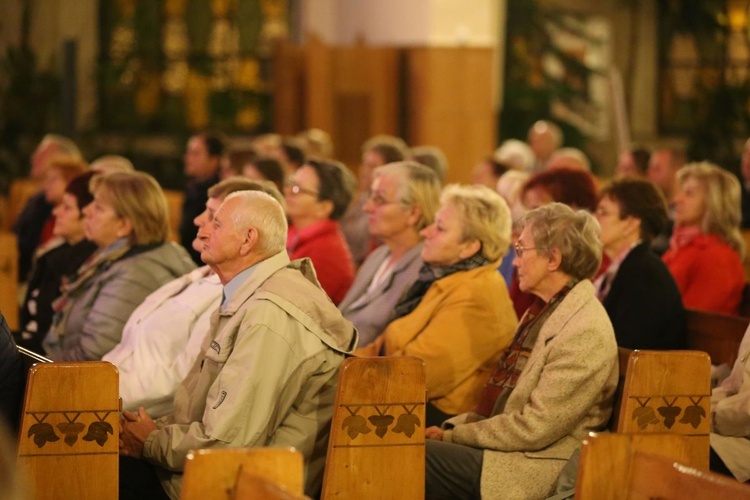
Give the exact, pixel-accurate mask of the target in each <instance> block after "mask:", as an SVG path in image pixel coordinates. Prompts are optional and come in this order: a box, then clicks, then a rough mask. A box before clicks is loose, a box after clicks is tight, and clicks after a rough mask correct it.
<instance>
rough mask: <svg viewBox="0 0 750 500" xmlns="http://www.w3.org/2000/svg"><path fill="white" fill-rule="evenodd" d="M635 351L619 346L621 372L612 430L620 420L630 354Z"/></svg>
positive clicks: (615, 399) (618, 355) (615, 398)
mask: <svg viewBox="0 0 750 500" xmlns="http://www.w3.org/2000/svg"><path fill="white" fill-rule="evenodd" d="M632 353H633V350H632V349H628V348H627V347H618V348H617V361H618V363H619V374H618V377H617V389H616V390H615V397H614V401H615V404H614V407H613V408H612V416H611V417H610V418H609V425H607V428H608V429H609V430H610V431H612V432H616V431H617V424H618V422H619V420H620V410H621V408H622V391H623V389H624V388H625V375H626V374H627V372H628V360H629V359H630V355H631V354H632Z"/></svg>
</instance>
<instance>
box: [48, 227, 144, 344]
mask: <svg viewBox="0 0 750 500" xmlns="http://www.w3.org/2000/svg"><path fill="white" fill-rule="evenodd" d="M130 250H131V246H130V243H129V242H128V238H120V239H118V240H117V241H115V242H114V243H112V244H111V245H109V246H108V247H106V248H102V249H101V250H97V251H96V252H94V253H93V254H92V255H91V257H89V258H88V259H87V260H86V261H85V262H84V263H83V264H81V267H79V268H78V273H77V274H76V275H75V277H74V280H73V281H71V282H70V283H66V280H65V279H64V280H63V284H62V286H61V288H62V295H60V297H58V298H57V299H55V300H54V302H52V309H53V310H54V311H55V314H54V317H53V319H52V327H51V330H53V332H54V333H55V334H56V335H57V337H62V336H63V335H64V334H65V331H64V330H65V324H66V323H67V322H68V319H67V318H68V315H69V314H70V310H71V308H72V306H73V304H74V303H75V300H71V299H70V296H71V294H72V293H73V292H75V291H76V290H78V289H79V288H80V287H82V286H83V285H84V284H86V283H87V282H88V281H89V280H90V279H92V278H93V277H94V276H96V275H97V274H99V273H101V272H103V271H104V270H106V269H107V268H109V266H111V265H112V264H114V263H115V262H116V261H118V260H120V259H121V258H123V257H124V256H125V255H126V254H127V253H128V252H129V251H130Z"/></svg>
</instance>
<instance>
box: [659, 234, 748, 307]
mask: <svg viewBox="0 0 750 500" xmlns="http://www.w3.org/2000/svg"><path fill="white" fill-rule="evenodd" d="M662 260H663V261H664V263H665V264H666V265H667V267H668V268H669V271H670V272H671V273H672V276H674V280H675V282H676V283H677V288H679V289H680V294H682V302H683V303H684V304H685V307H687V308H689V309H701V310H703V311H710V312H716V313H723V314H737V313H738V311H739V306H740V301H741V300H742V289H743V288H744V286H745V270H744V268H743V267H742V259H741V258H740V255H739V253H737V252H736V251H735V250H733V249H732V248H731V247H730V246H729V245H727V244H726V243H725V242H724V241H723V240H722V239H720V238H719V237H718V236H716V235H713V234H701V235H699V236H696V237H695V238H693V240H692V241H690V243H688V244H687V245H685V246H683V247H680V248H678V249H676V250H675V249H673V248H670V249H669V250H667V253H665V254H664V256H663V257H662Z"/></svg>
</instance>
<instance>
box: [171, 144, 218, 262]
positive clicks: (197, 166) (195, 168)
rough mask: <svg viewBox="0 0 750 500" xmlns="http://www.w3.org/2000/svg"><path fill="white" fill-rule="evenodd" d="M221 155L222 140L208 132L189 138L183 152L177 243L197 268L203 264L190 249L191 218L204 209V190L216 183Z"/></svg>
mask: <svg viewBox="0 0 750 500" xmlns="http://www.w3.org/2000/svg"><path fill="white" fill-rule="evenodd" d="M223 153H224V140H223V139H222V137H221V136H219V135H218V134H214V133H211V132H204V133H202V134H197V135H194V136H193V137H191V138H190V140H188V144H187V150H186V151H185V175H187V177H188V182H187V186H186V187H185V202H184V203H183V205H182V221H181V222H180V243H182V246H184V247H185V249H186V250H187V251H188V253H189V254H190V257H192V259H193V261H195V263H196V264H198V265H203V262H202V261H201V256H200V254H199V253H198V252H196V251H195V250H194V249H193V246H192V243H193V240H194V239H195V236H196V234H197V229H196V227H195V224H193V219H195V218H196V217H197V216H199V215H200V214H201V213H202V212H203V210H205V207H206V201H207V200H208V197H207V195H206V193H207V192H208V188H210V187H211V186H213V185H214V184H216V183H217V182H219V164H220V163H221V155H222V154H223Z"/></svg>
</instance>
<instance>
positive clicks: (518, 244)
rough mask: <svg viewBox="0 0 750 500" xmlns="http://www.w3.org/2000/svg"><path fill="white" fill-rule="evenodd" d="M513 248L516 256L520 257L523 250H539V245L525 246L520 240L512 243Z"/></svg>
mask: <svg viewBox="0 0 750 500" xmlns="http://www.w3.org/2000/svg"><path fill="white" fill-rule="evenodd" d="M513 250H515V251H516V255H518V257H519V258H520V257H523V253H524V252H525V251H527V250H541V247H525V246H523V245H521V242H520V241H517V242H516V243H515V244H514V245H513Z"/></svg>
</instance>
